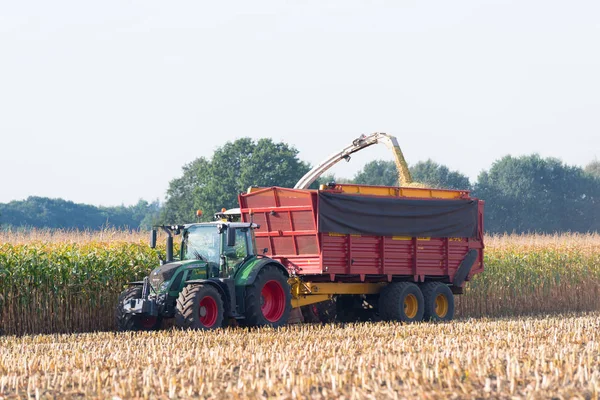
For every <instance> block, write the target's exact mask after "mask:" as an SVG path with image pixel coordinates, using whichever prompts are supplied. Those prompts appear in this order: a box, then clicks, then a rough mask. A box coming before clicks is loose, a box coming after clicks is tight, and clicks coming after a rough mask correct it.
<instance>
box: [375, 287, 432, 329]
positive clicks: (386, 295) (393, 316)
mask: <svg viewBox="0 0 600 400" xmlns="http://www.w3.org/2000/svg"><path fill="white" fill-rule="evenodd" d="M424 311H425V301H424V299H423V293H421V289H419V287H418V286H417V285H415V284H414V283H411V282H394V283H390V284H389V285H388V286H386V287H385V288H384V289H383V290H382V291H381V294H380V296H379V315H380V316H381V318H382V319H383V320H385V321H401V322H418V321H421V320H423V313H424Z"/></svg>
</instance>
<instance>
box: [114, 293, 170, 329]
mask: <svg viewBox="0 0 600 400" xmlns="http://www.w3.org/2000/svg"><path fill="white" fill-rule="evenodd" d="M141 297H142V287H141V286H131V287H128V288H127V289H125V290H124V291H123V292H121V295H119V300H118V302H119V303H118V304H117V312H116V315H115V324H116V325H117V330H119V331H155V330H157V329H160V325H161V322H162V320H161V318H160V317H152V316H148V315H141V314H130V313H126V312H125V309H124V308H123V303H124V302H125V301H129V300H134V299H140V298H141Z"/></svg>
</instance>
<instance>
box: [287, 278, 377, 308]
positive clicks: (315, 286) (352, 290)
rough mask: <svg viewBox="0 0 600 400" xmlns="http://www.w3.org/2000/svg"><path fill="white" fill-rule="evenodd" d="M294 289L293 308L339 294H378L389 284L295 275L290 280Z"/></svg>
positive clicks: (329, 298)
mask: <svg viewBox="0 0 600 400" xmlns="http://www.w3.org/2000/svg"><path fill="white" fill-rule="evenodd" d="M288 283H289V284H290V287H291V290H292V308H298V307H302V306H307V305H309V304H315V303H320V302H322V301H327V300H331V299H332V298H333V296H334V295H337V294H353V295H358V294H377V293H379V292H381V290H382V289H383V288H384V287H386V286H387V285H388V283H387V282H378V283H340V282H304V281H302V280H301V279H300V278H299V277H297V276H294V277H292V278H290V279H289V280H288Z"/></svg>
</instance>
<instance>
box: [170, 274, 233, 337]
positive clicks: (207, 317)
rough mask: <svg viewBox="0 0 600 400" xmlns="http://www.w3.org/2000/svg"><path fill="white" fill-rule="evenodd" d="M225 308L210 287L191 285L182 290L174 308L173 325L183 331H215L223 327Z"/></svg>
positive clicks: (218, 296)
mask: <svg viewBox="0 0 600 400" xmlns="http://www.w3.org/2000/svg"><path fill="white" fill-rule="evenodd" d="M224 319H225V306H224V304H223V298H222V296H221V293H219V291H218V290H217V288H215V287H214V286H212V285H201V284H192V285H187V286H186V287H184V288H183V290H182V291H181V293H179V297H178V298H177V306H176V307H175V325H176V326H178V327H179V328H184V329H204V330H207V329H217V328H220V327H222V326H223V320H224Z"/></svg>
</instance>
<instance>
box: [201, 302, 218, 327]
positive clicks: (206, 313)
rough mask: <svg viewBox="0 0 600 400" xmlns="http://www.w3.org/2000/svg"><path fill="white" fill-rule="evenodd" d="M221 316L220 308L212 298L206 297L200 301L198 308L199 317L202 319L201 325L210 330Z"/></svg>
mask: <svg viewBox="0 0 600 400" xmlns="http://www.w3.org/2000/svg"><path fill="white" fill-rule="evenodd" d="M218 314H219V308H218V307H217V302H216V301H215V299H213V298H212V297H210V296H204V297H203V298H202V299H201V300H200V307H198V315H199V317H200V323H201V324H202V325H204V326H205V327H207V328H210V327H211V326H213V325H214V324H215V322H217V315H218Z"/></svg>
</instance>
